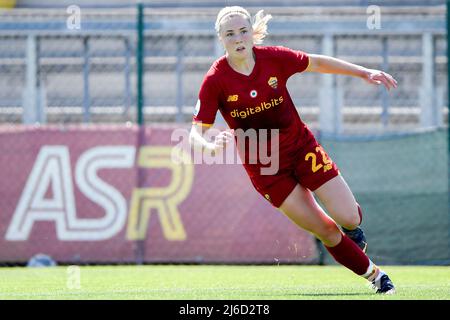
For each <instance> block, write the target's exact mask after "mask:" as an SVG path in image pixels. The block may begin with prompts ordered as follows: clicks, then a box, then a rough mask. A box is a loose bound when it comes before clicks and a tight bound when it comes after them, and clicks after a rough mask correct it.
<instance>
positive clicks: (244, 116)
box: [193, 46, 314, 176]
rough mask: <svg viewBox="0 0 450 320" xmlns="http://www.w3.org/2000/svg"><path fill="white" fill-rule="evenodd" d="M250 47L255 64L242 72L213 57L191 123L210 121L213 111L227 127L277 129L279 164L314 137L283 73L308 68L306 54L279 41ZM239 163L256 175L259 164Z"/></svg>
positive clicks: (291, 160)
mask: <svg viewBox="0 0 450 320" xmlns="http://www.w3.org/2000/svg"><path fill="white" fill-rule="evenodd" d="M253 52H254V54H255V61H256V63H255V66H254V68H253V71H252V73H251V74H250V75H248V76H246V75H243V74H241V73H238V72H236V71H235V70H233V69H232V68H231V67H230V65H229V64H228V62H227V60H226V58H225V56H223V57H221V58H219V59H218V60H216V61H215V62H214V64H213V65H212V66H211V68H210V69H209V71H208V73H207V74H206V76H205V78H204V80H203V83H202V86H201V88H200V93H199V100H198V102H197V106H196V110H195V114H194V118H193V122H194V123H201V124H202V125H206V126H210V125H212V124H213V123H214V120H215V117H216V113H217V110H219V111H220V112H221V113H222V115H223V117H224V119H225V121H226V122H227V124H228V126H229V127H230V128H231V129H243V130H248V129H256V130H258V129H279V144H280V147H279V156H280V169H283V168H284V167H287V166H290V165H292V164H293V163H294V162H295V161H296V160H297V157H298V153H299V151H300V149H301V147H302V146H305V145H306V144H307V143H309V142H310V141H311V139H314V137H313V135H312V133H311V132H310V131H309V129H308V128H307V127H306V125H305V124H304V123H303V122H302V121H301V119H300V117H299V115H298V112H297V110H296V108H295V105H294V103H293V102H292V99H291V97H290V95H289V92H288V90H287V88H286V83H287V81H288V79H289V77H291V76H292V75H293V74H295V73H300V72H303V71H304V70H305V69H306V68H307V67H308V64H309V57H308V55H307V54H306V53H304V52H302V51H296V50H291V49H288V48H285V47H281V46H267V47H263V46H254V47H253ZM240 151H242V150H240ZM243 162H244V166H245V168H246V169H247V171H248V173H249V175H250V176H252V175H255V174H258V173H257V172H258V169H259V168H260V165H249V164H248V163H247V161H244V159H243Z"/></svg>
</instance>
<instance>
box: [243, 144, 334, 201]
mask: <svg viewBox="0 0 450 320" xmlns="http://www.w3.org/2000/svg"><path fill="white" fill-rule="evenodd" d="M297 159H298V160H297V162H293V163H292V164H289V165H287V166H280V167H281V169H280V170H279V171H278V172H277V173H276V174H275V175H256V176H250V180H251V181H252V183H253V186H254V187H255V188H256V190H257V191H258V192H259V193H260V194H261V195H262V196H263V197H264V198H265V199H266V200H268V201H269V202H270V203H271V204H272V205H273V206H274V207H277V208H279V207H280V206H281V204H282V203H283V202H284V200H285V199H286V198H287V196H288V195H289V194H290V193H291V192H292V190H294V188H295V186H296V185H297V184H300V185H302V186H303V187H305V188H308V189H309V190H311V191H314V190H316V189H317V188H319V187H320V186H321V185H323V184H324V183H325V182H327V181H329V180H331V179H332V178H334V177H336V176H338V175H339V169H338V167H337V166H336V164H335V163H334V162H333V161H332V160H331V158H330V157H329V156H328V154H327V153H326V152H325V150H324V149H323V148H322V146H321V145H320V144H319V143H318V142H317V141H316V140H315V139H312V140H311V141H310V143H309V144H307V145H306V146H305V147H303V148H302V151H301V152H300V153H299V157H298V158H297ZM280 161H282V159H281V160H280Z"/></svg>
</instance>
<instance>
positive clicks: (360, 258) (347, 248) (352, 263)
mask: <svg viewBox="0 0 450 320" xmlns="http://www.w3.org/2000/svg"><path fill="white" fill-rule="evenodd" d="M325 248H327V250H328V252H329V253H330V254H331V255H332V256H333V258H334V259H335V260H336V261H337V262H339V263H340V264H342V265H343V266H344V267H347V268H348V269H350V270H352V271H353V272H354V273H356V274H357V275H360V276H361V275H363V274H365V273H366V272H367V269H368V268H369V264H370V260H369V258H368V257H367V256H366V254H365V253H364V252H363V251H362V250H361V249H360V248H359V247H358V246H357V245H356V244H355V243H354V242H353V241H352V240H351V239H350V238H349V237H347V236H346V235H345V234H342V239H341V242H339V243H338V244H337V245H336V246H334V247H327V246H325Z"/></svg>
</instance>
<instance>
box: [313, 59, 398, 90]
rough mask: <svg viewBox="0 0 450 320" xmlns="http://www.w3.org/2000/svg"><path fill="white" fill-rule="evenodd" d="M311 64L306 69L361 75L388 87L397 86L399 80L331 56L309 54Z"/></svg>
mask: <svg viewBox="0 0 450 320" xmlns="http://www.w3.org/2000/svg"><path fill="white" fill-rule="evenodd" d="M308 56H309V65H308V67H307V68H306V70H305V71H307V72H320V73H334V74H343V75H349V76H354V77H359V78H362V79H364V80H366V81H367V82H369V83H372V84H377V85H380V84H383V85H384V86H385V87H386V89H388V90H390V89H391V88H397V81H396V80H395V79H394V77H392V76H391V75H390V74H389V73H386V72H384V71H381V70H376V69H368V68H365V67H363V66H360V65H357V64H353V63H350V62H347V61H344V60H341V59H337V58H333V57H330V56H325V55H319V54H309V55H308Z"/></svg>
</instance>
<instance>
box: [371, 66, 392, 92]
mask: <svg viewBox="0 0 450 320" xmlns="http://www.w3.org/2000/svg"><path fill="white" fill-rule="evenodd" d="M365 80H366V81H367V82H369V83H372V84H376V85H380V84H383V85H384V86H385V87H386V89H387V90H390V89H392V88H397V80H395V79H394V77H393V76H391V75H390V74H389V73H386V72H384V71H380V70H375V69H367V73H366V76H365Z"/></svg>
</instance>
